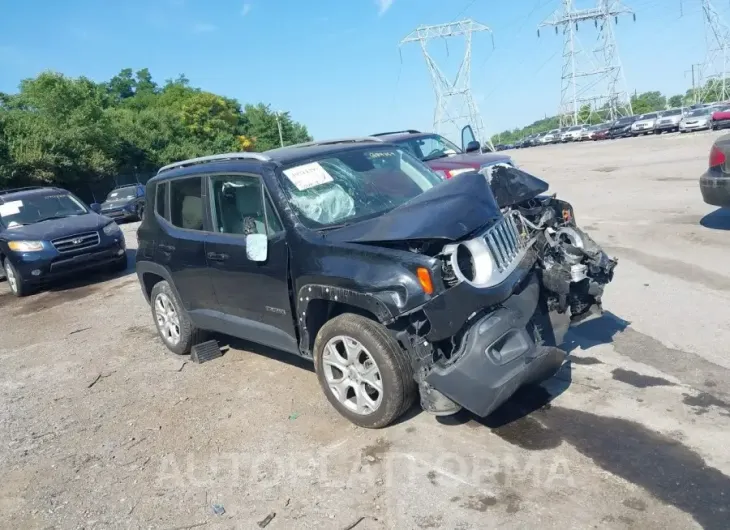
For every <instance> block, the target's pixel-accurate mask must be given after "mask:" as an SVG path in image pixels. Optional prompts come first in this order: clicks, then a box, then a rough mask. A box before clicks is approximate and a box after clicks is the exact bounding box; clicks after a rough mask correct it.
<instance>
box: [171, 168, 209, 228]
mask: <svg viewBox="0 0 730 530" xmlns="http://www.w3.org/2000/svg"><path fill="white" fill-rule="evenodd" d="M169 186H170V222H171V223H172V224H173V225H175V226H177V227H180V228H185V229H187V230H203V198H202V195H201V191H200V187H201V178H200V177H192V178H184V179H180V180H173V181H171V182H170V183H169Z"/></svg>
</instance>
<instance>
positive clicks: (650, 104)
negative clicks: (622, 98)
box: [631, 92, 667, 114]
mask: <svg viewBox="0 0 730 530" xmlns="http://www.w3.org/2000/svg"><path fill="white" fill-rule="evenodd" d="M631 108H632V109H633V110H634V114H646V113H648V112H655V111H658V110H664V109H666V108H667V98H666V97H665V96H663V95H662V93H661V92H644V93H643V94H638V95H636V94H635V95H633V96H632V97H631Z"/></svg>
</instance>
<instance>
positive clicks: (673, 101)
mask: <svg viewBox="0 0 730 530" xmlns="http://www.w3.org/2000/svg"><path fill="white" fill-rule="evenodd" d="M667 105H669V107H670V108H675V107H681V106H682V105H684V96H682V95H676V96H672V97H671V98H669V99H668V100H667Z"/></svg>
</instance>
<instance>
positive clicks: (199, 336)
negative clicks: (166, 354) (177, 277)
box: [150, 280, 205, 355]
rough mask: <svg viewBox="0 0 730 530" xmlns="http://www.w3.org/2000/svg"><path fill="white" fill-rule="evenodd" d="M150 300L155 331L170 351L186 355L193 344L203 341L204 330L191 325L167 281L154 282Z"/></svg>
mask: <svg viewBox="0 0 730 530" xmlns="http://www.w3.org/2000/svg"><path fill="white" fill-rule="evenodd" d="M150 301H151V304H150V305H151V306H152V318H153V319H154V320H155V325H156V326H157V332H158V333H159V334H160V338H161V339H162V342H164V343H165V346H167V348H168V349H169V350H170V351H171V352H173V353H176V354H177V355H187V354H188V353H190V350H191V349H192V347H193V346H194V345H196V344H199V343H201V342H203V341H204V336H205V332H204V331H203V330H199V329H198V328H196V327H195V326H193V323H192V321H191V320H190V317H189V316H188V314H187V312H186V311H185V309H184V308H183V306H182V304H181V303H180V301H179V300H178V299H177V297H176V296H175V293H174V292H173V291H172V288H171V287H170V284H169V283H167V282H166V281H164V280H163V281H161V282H158V283H156V284H155V286H154V287H153V288H152V294H151V295H150Z"/></svg>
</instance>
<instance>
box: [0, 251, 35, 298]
mask: <svg viewBox="0 0 730 530" xmlns="http://www.w3.org/2000/svg"><path fill="white" fill-rule="evenodd" d="M3 269H4V270H5V279H6V280H7V282H8V287H9V288H10V292H11V293H13V295H15V296H17V297H18V298H22V297H24V296H28V295H29V294H31V293H32V292H33V288H32V287H31V286H29V285H28V284H27V283H26V282H25V280H24V279H23V277H22V276H21V275H20V273H19V272H18V270H17V269H16V268H15V267H14V266H13V264H12V263H10V260H9V259H7V258H6V259H5V262H4V263H3ZM11 275H12V277H13V278H15V282H11V281H10V277H11ZM13 283H14V284H15V287H13Z"/></svg>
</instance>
